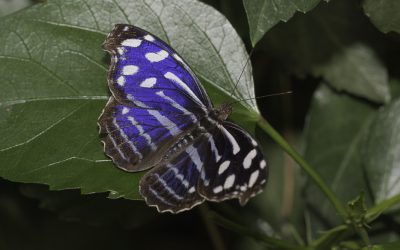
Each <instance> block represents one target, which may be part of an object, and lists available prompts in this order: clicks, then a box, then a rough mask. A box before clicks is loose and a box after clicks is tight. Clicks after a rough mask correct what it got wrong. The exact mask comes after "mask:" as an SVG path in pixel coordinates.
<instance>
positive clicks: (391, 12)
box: [363, 0, 400, 33]
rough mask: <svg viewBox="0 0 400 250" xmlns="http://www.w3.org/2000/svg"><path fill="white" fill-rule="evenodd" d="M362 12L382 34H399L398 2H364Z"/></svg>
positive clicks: (393, 0)
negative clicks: (391, 32) (392, 32)
mask: <svg viewBox="0 0 400 250" xmlns="http://www.w3.org/2000/svg"><path fill="white" fill-rule="evenodd" d="M363 8H364V12H365V14H366V15H367V16H369V18H371V21H372V22H373V23H374V24H375V26H376V27H377V28H378V29H380V30H381V31H382V32H385V33H387V32H390V31H396V32H397V33H400V15H399V13H400V1H398V0H364V2H363Z"/></svg>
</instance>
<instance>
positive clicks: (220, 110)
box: [211, 103, 232, 121]
mask: <svg viewBox="0 0 400 250" xmlns="http://www.w3.org/2000/svg"><path fill="white" fill-rule="evenodd" d="M231 113H232V105H231V104H229V103H224V104H221V105H220V106H219V107H217V108H215V109H213V111H212V112H211V116H213V117H214V118H215V119H216V120H218V121H225V120H226V119H227V118H228V116H229V115H230V114H231Z"/></svg>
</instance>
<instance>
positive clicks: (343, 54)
mask: <svg viewBox="0 0 400 250" xmlns="http://www.w3.org/2000/svg"><path fill="white" fill-rule="evenodd" d="M369 23H370V22H369V20H368V19H367V18H366V17H365V16H364V14H363V13H362V11H360V10H359V6H358V4H357V2H356V1H347V0H336V1H331V2H329V3H328V4H321V5H319V6H318V7H317V8H315V9H314V10H313V11H311V12H310V13H308V14H307V15H296V16H295V17H293V18H292V19H291V20H290V21H289V22H288V23H287V24H285V25H279V26H277V27H276V28H275V29H273V30H271V32H269V33H268V35H267V36H266V39H265V46H264V48H265V50H267V51H268V55H267V56H269V57H271V58H270V60H271V61H276V62H280V64H281V67H280V68H284V69H285V70H286V71H289V72H290V73H294V74H297V75H300V76H304V75H308V74H312V75H314V76H316V77H323V78H324V79H325V80H326V81H327V82H328V84H330V85H331V86H332V87H333V88H335V89H337V90H340V91H345V92H348V93H351V94H353V95H356V96H359V97H363V98H366V99H368V100H370V101H372V102H376V103H387V102H388V101H389V100H390V88H389V80H388V72H387V69H386V68H385V66H384V64H383V63H382V62H381V55H379V54H378V53H377V52H378V51H380V50H379V49H380V47H379V46H385V44H384V42H383V41H382V40H380V39H381V38H382V37H381V34H380V33H379V32H378V31H376V29H375V28H374V27H372V26H371V25H370V24H369ZM293 41H295V42H293Z"/></svg>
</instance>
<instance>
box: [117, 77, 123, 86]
mask: <svg viewBox="0 0 400 250" xmlns="http://www.w3.org/2000/svg"><path fill="white" fill-rule="evenodd" d="M117 83H118V85H119V86H121V87H123V86H124V85H125V77H124V76H120V77H118V79H117Z"/></svg>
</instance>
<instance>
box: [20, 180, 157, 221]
mask: <svg viewBox="0 0 400 250" xmlns="http://www.w3.org/2000/svg"><path fill="white" fill-rule="evenodd" d="M21 191H22V193H23V194H24V195H25V196H27V197H29V198H31V199H35V200H38V201H39V206H40V208H42V209H46V210H49V211H52V212H54V213H56V214H57V215H58V216H59V218H61V219H64V220H68V221H83V222H85V223H87V224H89V225H103V226H107V225H114V224H117V225H120V226H122V227H123V228H137V227H139V226H143V225H145V224H147V223H151V221H152V220H154V219H156V218H157V217H161V216H162V215H160V214H159V213H157V212H156V211H155V210H153V209H148V208H147V206H146V205H145V203H144V202H142V201H130V200H125V199H113V200H110V199H107V198H106V196H105V195H103V194H92V195H81V194H80V193H79V192H78V191H77V190H63V191H49V190H48V188H47V187H46V186H43V185H40V186H39V185H33V184H27V185H23V186H22V187H21Z"/></svg>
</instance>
